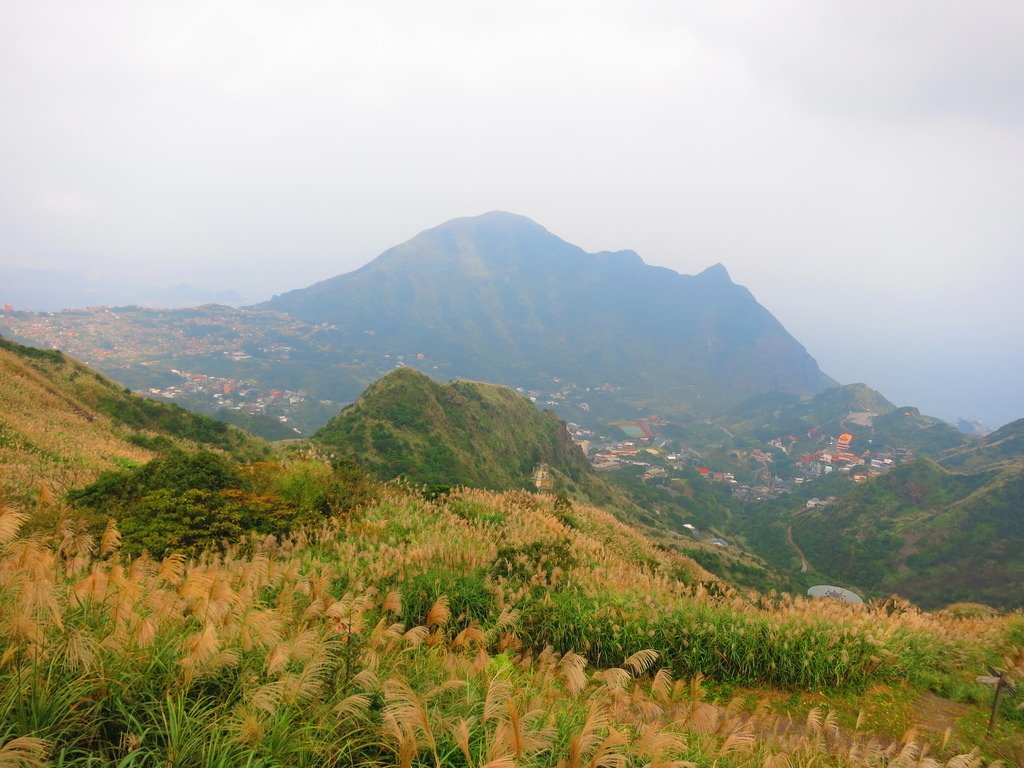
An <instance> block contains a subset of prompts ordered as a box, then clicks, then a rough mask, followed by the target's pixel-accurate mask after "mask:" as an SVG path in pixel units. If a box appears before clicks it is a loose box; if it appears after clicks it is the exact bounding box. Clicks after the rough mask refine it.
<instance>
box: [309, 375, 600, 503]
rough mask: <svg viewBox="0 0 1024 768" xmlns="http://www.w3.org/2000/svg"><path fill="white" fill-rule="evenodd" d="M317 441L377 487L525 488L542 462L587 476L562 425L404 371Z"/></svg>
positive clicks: (487, 392) (491, 394) (521, 401)
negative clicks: (364, 470) (355, 464)
mask: <svg viewBox="0 0 1024 768" xmlns="http://www.w3.org/2000/svg"><path fill="white" fill-rule="evenodd" d="M316 439H317V440H318V441H320V442H322V443H323V444H325V445H327V446H329V447H330V448H331V449H332V450H334V451H338V452H343V453H346V454H348V455H351V456H353V457H355V458H357V459H358V460H359V461H360V462H361V463H363V464H364V465H365V466H367V467H368V468H370V469H371V470H372V471H374V472H375V473H376V474H377V475H378V476H380V477H382V478H383V479H390V478H393V477H396V476H399V475H402V476H404V477H406V478H408V479H409V480H412V481H413V482H416V483H424V484H427V485H472V486H476V487H483V488H493V489H511V488H527V487H532V484H533V472H534V469H535V468H536V466H537V465H538V464H540V463H542V462H544V463H547V464H548V465H550V466H551V467H552V468H553V469H554V470H556V471H557V472H560V473H561V474H563V475H565V476H568V477H570V478H572V479H579V478H580V476H581V475H583V474H585V473H589V472H590V465H589V464H588V462H587V460H586V457H584V456H583V454H582V452H580V450H579V449H578V448H577V447H576V446H575V445H574V444H573V443H572V440H571V439H570V438H569V435H568V434H567V433H566V431H565V427H564V425H563V424H562V422H561V420H559V419H558V418H557V417H556V416H555V415H554V414H552V413H542V412H540V411H538V410H537V409H536V408H534V406H533V404H532V403H531V402H530V401H529V400H527V399H526V398H524V397H522V396H520V395H518V394H516V393H515V392H513V391H512V390H511V389H508V388H507V387H501V386H497V385H494V384H484V383H480V382H472V381H454V382H451V383H449V384H438V383H437V382H435V381H432V380H431V379H430V378H429V377H427V376H425V375H424V374H422V373H419V372H417V371H414V370H412V369H410V368H399V369H397V370H395V371H393V372H392V373H390V374H388V375H386V376H384V377H382V378H381V379H379V380H378V381H377V382H375V383H374V384H372V385H371V386H370V387H369V388H367V390H366V391H365V392H364V393H363V395H362V396H361V397H360V398H359V399H358V400H357V401H356V402H355V403H354V404H352V405H351V406H349V407H348V408H346V409H345V410H344V411H342V412H341V413H340V414H339V415H338V416H337V417H335V418H334V419H332V420H331V421H330V422H329V423H328V424H327V425H326V426H324V427H323V429H321V430H320V431H319V432H318V433H317V435H316Z"/></svg>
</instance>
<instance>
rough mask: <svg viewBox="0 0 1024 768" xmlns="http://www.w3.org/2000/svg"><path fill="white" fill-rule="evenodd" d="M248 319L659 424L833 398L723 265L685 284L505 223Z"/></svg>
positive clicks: (485, 223) (529, 225)
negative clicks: (601, 391)
mask: <svg viewBox="0 0 1024 768" xmlns="http://www.w3.org/2000/svg"><path fill="white" fill-rule="evenodd" d="M258 308H263V309H271V310H277V311H282V312H287V313H289V314H290V315H292V316H293V317H296V318H298V319H301V320H302V321H304V322H308V323H316V324H326V325H328V326H331V327H333V329H334V332H335V334H336V336H337V337H338V339H341V338H342V337H345V338H348V339H349V340H350V342H349V343H353V344H358V345H359V346H360V347H361V348H364V349H372V350H379V351H381V352H389V353H401V354H405V355H410V356H416V355H423V356H424V358H425V359H426V360H427V361H433V362H435V363H437V364H438V365H439V366H440V372H441V373H443V374H444V375H445V376H447V377H449V378H454V377H466V378H471V379H480V380H486V381H497V382H504V383H511V384H523V385H529V384H531V383H533V382H538V381H543V380H547V379H549V378H550V377H552V376H555V377H560V378H562V379H564V380H566V381H570V382H573V383H575V384H576V385H578V386H601V385H605V384H607V385H610V386H612V387H615V388H618V389H620V390H621V392H620V394H621V396H622V399H624V400H627V401H630V402H634V403H636V404H637V405H640V406H641V407H649V408H652V409H660V410H662V411H664V412H667V413H715V412H718V411H720V410H722V409H724V408H727V407H729V406H731V405H733V404H735V403H737V402H740V401H741V400H743V399H745V398H746V397H749V396H751V395H753V394H757V393H759V392H765V391H769V390H772V389H776V388H781V389H783V390H786V391H790V392H794V393H814V392H818V391H820V390H822V389H825V388H827V387H828V386H830V385H832V384H834V382H832V380H831V379H829V378H828V377H827V376H825V375H824V374H823V373H822V372H821V371H820V370H819V369H818V366H817V364H816V363H815V361H814V360H813V358H811V357H810V355H808V354H807V352H806V350H804V348H803V347H802V346H801V345H800V344H799V343H798V342H797V341H796V340H795V339H793V337H792V336H790V335H789V333H787V332H786V330H785V328H783V327H782V325H781V324H780V323H779V322H778V320H776V319H775V318H774V317H773V316H772V315H771V313H770V312H768V311H767V310H766V309H765V308H764V307H762V306H761V305H760V304H758V303H757V302H756V301H755V300H754V298H753V297H752V296H751V294H750V292H749V291H747V290H746V289H745V288H742V287H740V286H738V285H736V284H734V283H733V282H732V280H731V279H730V278H729V275H728V273H727V272H726V270H725V268H724V267H722V266H721V265H715V266H713V267H711V268H709V269H707V270H705V271H704V272H702V273H700V274H699V275H696V276H691V275H681V274H678V273H676V272H674V271H672V270H669V269H665V268H661V267H652V266H649V265H647V264H645V263H644V262H643V261H642V259H641V258H640V257H639V256H637V254H635V253H634V252H632V251H620V252H616V253H608V252H604V253H587V252H585V251H583V250H582V249H581V248H579V247H577V246H574V245H571V244H570V243H567V242H565V241H564V240H561V239H560V238H558V237H556V236H555V235H553V234H551V233H550V232H548V231H547V230H546V229H544V228H543V227H541V226H540V225H538V224H536V223H534V222H533V221H531V220H529V219H527V218H525V217H523V216H517V215H514V214H509V213H503V212H492V213H488V214H483V215H481V216H476V217H470V218H462V219H455V220H453V221H450V222H447V223H445V224H442V225H440V226H438V227H435V228H433V229H430V230H427V231H426V232H423V233H421V234H419V235H417V236H416V237H414V238H412V239H411V240H409V241H407V242H405V243H402V244H401V245H398V246H395V247H394V248H391V249H389V250H387V251H385V252H384V253H383V254H381V255H380V256H378V257H377V258H376V259H374V260H373V261H371V262H370V263H369V264H367V265H365V266H364V267H362V268H360V269H357V270H355V271H353V272H349V273H347V274H343V275H339V276H337V277H334V278H331V279H328V280H325V281H323V282H320V283H317V284H315V285H313V286H310V287H308V288H304V289H300V290H295V291H290V292H288V293H285V294H283V295H281V296H276V297H274V298H273V299H272V300H270V301H268V302H266V303H264V304H261V305H258ZM355 340H358V341H355Z"/></svg>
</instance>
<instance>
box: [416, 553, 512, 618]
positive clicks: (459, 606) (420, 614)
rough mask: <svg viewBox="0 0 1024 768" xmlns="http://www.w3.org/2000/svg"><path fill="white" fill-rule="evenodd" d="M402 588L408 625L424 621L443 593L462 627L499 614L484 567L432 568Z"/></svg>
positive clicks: (454, 616)
mask: <svg viewBox="0 0 1024 768" xmlns="http://www.w3.org/2000/svg"><path fill="white" fill-rule="evenodd" d="M400 588H401V592H402V604H403V606H404V611H403V614H404V617H405V623H406V626H408V627H413V626H417V625H419V624H424V623H425V622H426V618H427V613H428V611H430V608H431V606H433V605H434V603H435V602H436V601H437V599H438V598H440V597H442V596H444V597H446V598H447V599H448V608H449V610H450V611H451V615H452V621H453V622H454V626H455V627H457V628H458V629H464V628H465V627H467V626H468V625H469V623H470V622H472V621H477V622H486V621H488V620H490V619H493V617H494V616H495V615H496V611H495V605H496V603H495V599H494V593H493V592H492V591H491V589H490V587H489V586H488V583H487V575H486V573H485V572H483V571H480V570H467V571H452V570H448V569H446V568H436V567H435V568H430V569H428V570H426V571H424V572H422V573H419V574H416V575H414V576H411V577H409V578H408V579H406V580H405V582H404V583H402V584H401V585H400Z"/></svg>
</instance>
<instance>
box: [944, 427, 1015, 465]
mask: <svg viewBox="0 0 1024 768" xmlns="http://www.w3.org/2000/svg"><path fill="white" fill-rule="evenodd" d="M940 461H941V463H942V465H943V466H944V467H949V468H950V469H958V470H976V469H984V468H987V467H999V466H1006V465H1012V464H1020V463H1024V419H1018V420H1017V421H1012V422H1010V423H1009V424H1006V425H1005V426H1003V427H1000V428H999V429H997V430H996V431H995V432H992V433H990V434H988V435H986V436H985V437H982V438H979V439H978V440H977V441H975V442H974V443H972V444H969V445H967V446H965V447H962V448H960V449H959V450H951V451H948V452H947V453H946V454H944V455H943V456H942V457H941V459H940Z"/></svg>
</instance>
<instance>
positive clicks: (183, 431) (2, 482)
mask: <svg viewBox="0 0 1024 768" xmlns="http://www.w3.org/2000/svg"><path fill="white" fill-rule="evenodd" d="M176 443H178V444H183V445H188V444H193V445H194V444H200V445H205V446H210V447H214V448H219V449H221V450H224V451H227V452H229V453H231V454H233V455H236V456H258V455H262V454H264V453H265V452H266V448H265V445H264V444H263V443H262V442H261V441H258V440H255V439H253V438H250V437H249V436H248V435H246V434H245V433H243V432H241V431H240V430H237V429H234V428H231V427H228V426H227V425H226V424H222V423H220V422H217V421H214V420H213V419H209V418H205V417H202V416H197V415H195V414H193V413H190V412H189V411H185V410H183V409H181V408H178V407H176V406H173V405H164V404H162V403H157V402H155V401H152V400H146V399H144V398H141V397H138V396H136V395H134V394H132V393H131V392H129V391H127V390H125V389H123V388H122V387H119V386H117V385H116V384H114V383H113V382H111V381H110V380H109V379H107V378H105V377H104V376H102V375H100V374H97V373H95V372H94V371H91V370H90V369H88V368H86V367H85V366H84V365H82V364H80V363H78V362H75V361H74V360H72V359H71V358H68V357H66V356H64V355H62V354H61V353H60V352H57V351H52V350H39V349H34V348H32V347H23V346H21V345H19V344H15V343H13V342H10V341H7V340H5V339H2V338H0V467H2V471H0V491H2V492H3V493H5V494H7V495H9V496H10V497H12V498H13V499H15V500H19V501H22V502H25V501H28V500H30V499H32V498H36V497H38V495H39V489H40V487H46V489H47V490H45V491H43V495H44V496H45V495H49V494H54V493H56V494H61V493H63V492H64V491H66V490H67V489H69V488H71V487H74V486H77V485H82V484H84V483H86V482H89V481H90V480H92V479H94V478H95V477H96V476H97V475H98V474H99V473H100V472H101V471H103V470H107V469H113V468H115V467H118V466H125V465H129V464H134V463H139V462H144V461H146V460H147V459H149V458H150V457H151V456H152V455H153V450H154V449H159V448H161V447H167V446H170V445H173V444H176Z"/></svg>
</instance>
